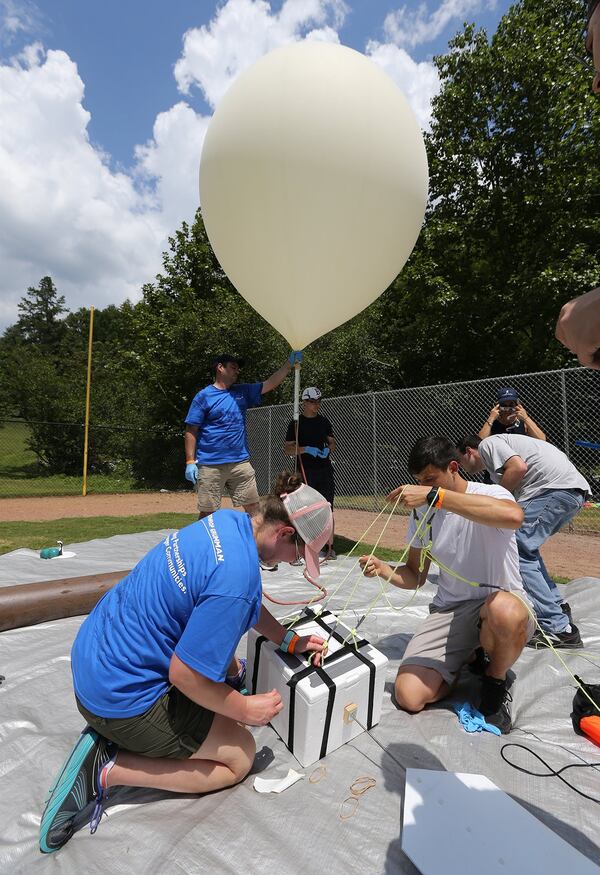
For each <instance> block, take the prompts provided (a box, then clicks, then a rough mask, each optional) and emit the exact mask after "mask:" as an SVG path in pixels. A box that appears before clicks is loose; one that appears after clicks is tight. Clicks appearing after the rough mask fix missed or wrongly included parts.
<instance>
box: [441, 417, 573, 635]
mask: <svg viewBox="0 0 600 875" xmlns="http://www.w3.org/2000/svg"><path fill="white" fill-rule="evenodd" d="M457 448H458V450H459V452H460V454H461V458H460V464H461V465H462V467H463V468H464V469H465V471H468V472H469V473H471V474H474V473H476V472H477V471H483V470H484V469H485V470H487V471H488V473H489V475H490V477H491V479H492V480H493V482H494V483H499V484H500V485H501V486H504V487H505V488H506V489H508V490H509V491H510V492H512V493H513V495H514V496H515V498H516V500H517V501H518V502H519V504H520V505H521V507H522V508H523V512H524V514H525V518H524V520H523V524H522V526H521V528H520V529H518V531H517V533H516V536H517V547H518V549H519V568H520V571H521V577H522V578H523V585H524V587H525V590H526V592H527V593H528V594H529V597H530V598H531V600H532V602H533V606H534V608H535V612H536V615H537V619H538V623H539V625H540V626H541V628H542V629H543V631H544V632H545V634H546V636H547V637H548V638H549V639H550V641H551V643H552V645H553V646H554V647H562V648H569V649H577V648H581V647H583V642H582V640H581V635H580V634H579V630H578V628H577V626H575V624H574V623H573V622H572V619H571V609H570V607H569V605H568V604H567V603H566V602H565V603H563V601H562V598H561V596H560V594H559V591H558V587H557V586H556V584H555V582H554V581H553V580H552V578H551V577H550V575H549V573H548V570H547V568H546V566H545V565H544V560H543V559H542V556H541V554H540V547H541V546H542V544H543V543H544V542H545V541H547V540H548V538H549V537H550V536H551V535H554V534H555V533H556V532H558V531H559V530H560V529H561V528H562V527H563V526H564V525H565V524H566V523H568V522H569V521H570V520H572V519H573V517H574V516H575V515H576V514H577V513H578V512H579V511H580V510H581V508H582V507H583V503H584V501H585V500H586V497H587V496H588V494H589V493H590V487H589V485H588V483H587V481H586V480H585V478H584V477H583V476H582V475H581V474H580V473H579V471H578V470H577V468H575V466H574V465H573V464H571V462H570V461H569V459H568V458H567V456H566V455H565V454H564V453H563V452H561V450H559V449H558V448H557V447H555V446H553V445H552V444H549V443H546V442H545V441H540V440H537V439H536V438H531V437H525V436H523V435H518V434H498V435H492V436H491V437H488V438H485V439H483V440H482V439H481V438H480V437H479V436H478V435H467V437H465V438H463V440H462V441H460V442H459V443H458V445H457ZM528 646H530V647H540V646H541V647H544V646H547V640H546V638H545V637H544V635H542V633H541V632H540V631H539V629H538V631H537V632H536V633H535V635H534V636H533V638H532V639H531V640H530V641H529V645H528Z"/></svg>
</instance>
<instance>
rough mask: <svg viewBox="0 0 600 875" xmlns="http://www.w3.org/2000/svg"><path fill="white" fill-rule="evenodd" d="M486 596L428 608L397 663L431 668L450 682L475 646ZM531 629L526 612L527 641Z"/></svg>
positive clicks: (531, 619)
mask: <svg viewBox="0 0 600 875" xmlns="http://www.w3.org/2000/svg"><path fill="white" fill-rule="evenodd" d="M485 602H486V599H467V600H466V601H464V602H458V603H457V604H456V605H453V606H452V607H451V608H446V609H440V608H436V607H435V606H434V605H430V607H429V611H430V613H429V616H428V617H427V619H426V620H425V622H424V623H423V625H422V626H420V627H419V629H418V630H417V632H416V634H415V635H413V637H412V638H411V640H410V641H409V642H408V647H407V648H406V651H405V653H404V656H403V658H402V662H401V663H400V665H401V666H405V665H422V666H424V667H425V668H433V669H435V671H437V672H438V674H440V675H441V676H442V677H443V679H444V680H445V681H446V683H447V684H452V683H453V682H454V679H455V678H456V676H457V675H458V673H459V672H460V670H461V668H462V667H463V665H464V664H465V663H466V662H468V660H469V658H470V656H471V654H472V653H473V651H474V650H475V648H476V647H479V627H480V619H479V615H480V612H481V608H482V607H483V606H484V604H485ZM534 631H535V620H534V618H533V617H532V615H531V614H530V615H529V623H528V628H527V640H529V638H531V636H532V635H533V633H534Z"/></svg>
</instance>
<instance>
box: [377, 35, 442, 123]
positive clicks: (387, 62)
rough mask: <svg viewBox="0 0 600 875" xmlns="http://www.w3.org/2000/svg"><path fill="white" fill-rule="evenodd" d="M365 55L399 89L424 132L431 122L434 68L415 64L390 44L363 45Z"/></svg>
mask: <svg viewBox="0 0 600 875" xmlns="http://www.w3.org/2000/svg"><path fill="white" fill-rule="evenodd" d="M366 53H367V55H368V56H369V57H370V58H371V59H372V60H373V61H375V63H376V64H378V65H379V66H380V67H381V68H382V70H384V71H385V72H386V73H387V74H388V76H389V77H390V78H391V79H393V80H394V82H395V83H396V85H398V86H399V88H401V89H402V91H403V92H404V94H405V95H406V98H407V100H408V102H409V103H410V105H411V108H412V110H413V112H414V114H415V115H416V117H417V119H418V121H419V124H420V125H421V127H422V128H423V129H424V130H427V128H429V123H430V120H431V101H432V99H433V98H434V97H435V95H436V94H437V93H438V91H439V90H440V80H439V76H438V73H437V70H436V68H435V67H434V65H433V64H431V63H429V62H428V61H422V62H420V63H417V62H416V61H413V59H412V58H411V56H410V55H409V54H408V52H406V51H405V50H404V49H401V48H398V46H395V45H392V44H391V43H378V42H375V41H374V40H371V41H369V42H368V43H367V48H366Z"/></svg>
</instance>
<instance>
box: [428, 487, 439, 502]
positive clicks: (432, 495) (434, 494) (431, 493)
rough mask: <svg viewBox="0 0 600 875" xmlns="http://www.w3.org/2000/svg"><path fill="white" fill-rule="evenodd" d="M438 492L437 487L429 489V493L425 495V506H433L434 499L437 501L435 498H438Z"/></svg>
mask: <svg viewBox="0 0 600 875" xmlns="http://www.w3.org/2000/svg"><path fill="white" fill-rule="evenodd" d="M439 491H440V490H439V487H438V486H432V487H431V489H430V490H429V492H428V493H427V504H429V505H432V504H435V501H436V499H437V497H438V492H439Z"/></svg>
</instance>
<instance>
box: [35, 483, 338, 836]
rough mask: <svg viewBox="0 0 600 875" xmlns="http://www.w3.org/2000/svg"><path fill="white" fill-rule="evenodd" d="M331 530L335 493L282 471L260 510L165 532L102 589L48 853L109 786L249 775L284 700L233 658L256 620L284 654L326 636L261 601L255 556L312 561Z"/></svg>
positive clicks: (47, 818)
mask: <svg viewBox="0 0 600 875" xmlns="http://www.w3.org/2000/svg"><path fill="white" fill-rule="evenodd" d="M332 528H333V522H332V513H331V508H330V506H329V503H328V502H327V501H326V500H325V498H324V497H323V496H322V495H320V494H319V493H318V492H316V490H314V489H311V487H310V486H306V485H305V484H303V483H302V481H301V478H300V476H299V475H297V474H292V473H290V472H289V471H285V472H283V473H282V474H280V475H279V478H278V481H277V484H276V485H275V488H274V490H273V492H272V493H271V494H270V495H267V496H266V497H264V498H261V499H260V502H259V508H258V511H257V512H256V514H254V516H252V517H250V516H249V515H247V514H244V513H238V512H235V511H233V510H219V511H216V512H215V513H213V514H211V515H210V516H208V517H206V518H204V519H201V520H198V521H197V522H195V523H192V525H190V526H187V527H186V528H184V529H182V530H181V531H178V532H172V533H170V534H168V535H167V536H166V537H165V538H164V539H163V540H161V541H160V543H159V544H157V546H156V547H154V548H153V549H152V550H151V551H150V552H149V553H148V554H147V555H146V556H145V557H144V558H143V559H142V560H141V561H140V562H138V564H137V565H136V567H135V568H134V570H133V571H131V572H130V573H129V574H128V575H127V576H126V577H125V578H124V579H123V580H122V581H121V582H120V583H119V584H117V586H116V587H115V588H114V589H112V590H111V591H110V592H108V593H106V595H105V596H104V598H102V599H101V600H100V601H99V602H98V604H97V605H96V607H95V608H94V609H93V611H92V612H91V614H90V615H89V616H88V617H87V619H86V620H85V622H84V623H83V624H82V626H81V627H80V630H79V632H78V634H77V637H76V639H75V643H74V645H73V649H72V654H71V656H72V659H71V667H72V672H73V686H74V691H75V697H76V704H77V707H78V709H79V711H80V713H81V714H82V716H83V717H84V719H85V720H86V721H87V723H88V725H87V727H86V728H85V729H84V730H83V732H82V734H81V736H80V737H79V740H78V741H77V743H76V745H75V747H74V749H73V751H72V752H71V754H70V756H69V758H68V760H67V761H66V763H65V764H64V767H63V769H62V770H61V772H60V774H59V776H58V778H57V780H56V781H55V783H54V785H53V787H52V790H51V793H50V797H49V799H48V802H47V805H46V808H45V810H44V813H43V815H42V820H41V825H40V850H41V851H42V852H43V853H53V852H54V851H57V850H58V849H59V848H60V847H62V845H64V844H65V843H66V842H67V841H68V840H69V839H70V838H71V836H72V835H73V832H74V830H75V828H76V826H75V824H76V822H77V823H81V820H80V819H78V818H79V815H80V813H81V812H82V811H83V809H85V808H86V807H87V806H88V805H90V804H91V803H92V802H94V801H95V803H96V805H95V809H94V814H93V815H92V820H91V824H90V825H91V827H92V832H95V830H96V828H97V826H98V825H99V823H100V820H101V817H102V807H103V803H104V801H105V800H106V798H107V796H108V794H109V792H110V790H111V788H112V787H114V786H116V785H121V786H127V787H153V788H155V789H157V790H166V791H169V792H172V793H185V794H189V793H210V792H213V791H215V790H220V789H222V788H224V787H229V786H232V785H233V784H237V783H238V782H239V781H241V780H243V779H244V778H245V777H246V775H247V774H248V772H249V771H250V769H251V767H252V763H253V761H254V754H255V751H256V747H255V743H254V738H253V736H252V734H251V733H250V732H249V731H248V729H247V728H246V726H245V725H244V724H246V725H249V726H265V725H266V724H267V723H269V721H270V720H271V719H272V718H273V717H274V716H275V714H277V713H278V712H279V711H280V710H281V709H282V707H283V705H282V702H281V696H280V695H279V693H278V692H277V691H276V690H271V691H270V692H268V693H262V694H259V695H247V696H245V695H242V693H241V691H240V687H242V685H243V678H241V679H240V678H239V677H235V683H234V682H232V681H231V676H232V675H237V674H238V673H239V669H240V660H238V659H237V658H236V657H235V656H234V654H235V651H236V648H237V646H238V644H239V641H240V639H241V638H242V636H243V635H244V634H245V633H246V632H247V631H248V629H250V628H251V627H252V626H254V627H255V628H256V629H258V631H259V632H260V634H261V635H264V636H265V637H266V638H268V639H269V640H270V641H273V642H275V643H276V644H277V645H278V646H279V647H280V649H281V650H283V651H284V652H288V653H294V652H295V653H305V652H312V653H314V654H315V664H317V665H318V663H319V660H320V653H321V651H322V650H323V645H324V641H323V639H322V638H320V637H319V636H317V635H307V636H304V637H300V636H298V635H297V634H296V633H295V632H293V631H292V630H287V629H286V628H285V627H284V626H282V625H281V624H280V623H279V622H278V621H277V620H276V619H275V618H274V617H273V616H272V614H270V613H269V611H267V609H266V608H265V607H264V606H263V605H262V587H261V577H260V567H259V558H260V559H262V560H264V561H265V562H270V563H273V562H277V561H280V562H292V561H294V560H295V559H296V558H297V557H298V556H299V555H300V556H302V557H303V558H304V560H305V562H306V571H305V575H307V576H308V575H310V576H311V577H313V578H316V577H318V575H319V551H320V549H321V548H322V547H323V546H324V545H325V544H326V543H327V542H328V539H329V538H330V536H331V532H332Z"/></svg>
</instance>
